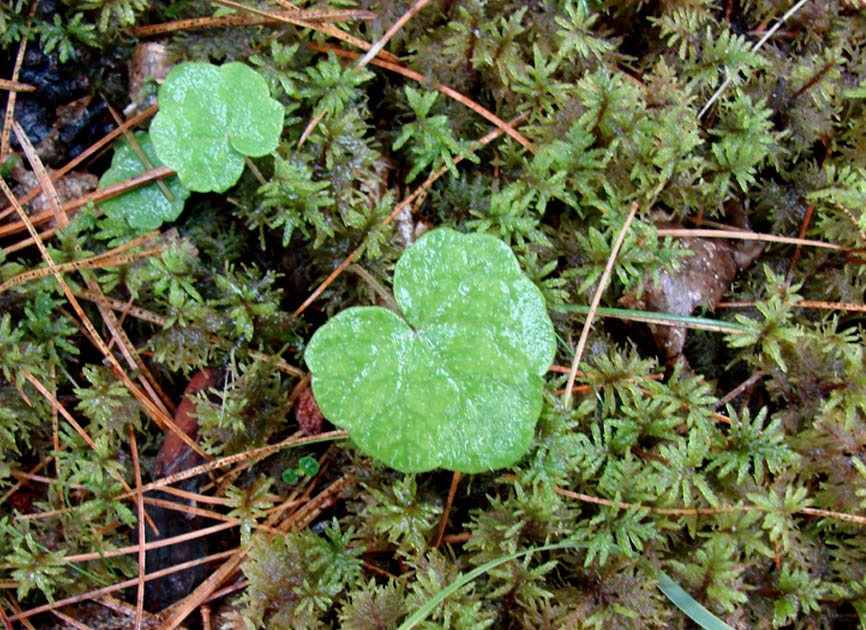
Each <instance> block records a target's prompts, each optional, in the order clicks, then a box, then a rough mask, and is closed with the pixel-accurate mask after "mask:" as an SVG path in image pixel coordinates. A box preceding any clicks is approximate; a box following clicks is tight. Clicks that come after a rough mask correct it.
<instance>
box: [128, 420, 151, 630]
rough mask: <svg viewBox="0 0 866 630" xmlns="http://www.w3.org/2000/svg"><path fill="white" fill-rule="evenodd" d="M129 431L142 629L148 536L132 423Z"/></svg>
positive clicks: (138, 625) (136, 627)
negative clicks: (133, 482) (134, 493)
mask: <svg viewBox="0 0 866 630" xmlns="http://www.w3.org/2000/svg"><path fill="white" fill-rule="evenodd" d="M126 428H127V430H128V431H129V451H130V453H131V454H132V470H133V473H134V475H135V491H136V495H135V507H136V511H137V512H138V523H137V524H136V529H137V530H138V584H136V593H135V623H134V626H133V628H134V630H141V618H142V615H143V613H144V575H145V569H146V562H147V554H146V553H145V551H144V545H145V543H146V542H147V538H146V536H145V532H144V501H143V498H144V497H143V496H142V494H141V466H139V463H138V445H137V444H136V442H135V431H134V430H133V428H132V424H127V425H126Z"/></svg>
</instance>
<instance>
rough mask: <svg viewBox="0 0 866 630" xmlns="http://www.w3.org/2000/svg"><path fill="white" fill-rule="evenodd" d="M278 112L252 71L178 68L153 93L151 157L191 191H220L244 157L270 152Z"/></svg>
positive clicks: (232, 66) (238, 66) (279, 124)
mask: <svg viewBox="0 0 866 630" xmlns="http://www.w3.org/2000/svg"><path fill="white" fill-rule="evenodd" d="M283 115H284V108H283V106H282V105H280V103H279V102H277V101H275V100H274V99H272V98H271V97H270V92H269V90H268V86H267V83H266V82H265V80H264V79H263V78H262V77H261V76H260V75H259V74H258V73H257V72H256V71H255V70H253V69H252V68H250V67H249V66H246V65H244V64H242V63H238V62H232V63H227V64H224V65H222V66H214V65H212V64H209V63H198V62H195V63H182V64H180V65H178V66H176V67H175V68H174V69H173V70H172V71H171V72H169V73H168V76H167V77H166V79H165V82H164V83H163V84H162V86H161V87H160V88H159V113H158V114H157V115H156V117H155V118H154V119H153V123H152V124H151V126H150V133H151V137H152V138H153V142H154V145H155V146H156V152H157V154H158V155H159V157H160V158H161V159H162V161H163V162H164V163H165V164H166V166H168V167H170V168H172V169H174V170H175V171H177V174H178V176H179V177H180V181H181V182H183V185H184V186H186V187H187V188H189V189H190V190H194V191H196V192H210V191H215V192H225V191H226V190H228V189H229V188H230V187H231V186H233V185H234V184H235V183H236V182H237V181H238V179H240V176H241V173H242V172H243V170H244V159H243V156H244V155H248V156H251V157H261V156H263V155H267V154H268V153H271V152H273V151H274V150H276V148H277V145H278V144H279V140H280V134H281V133H282V129H283Z"/></svg>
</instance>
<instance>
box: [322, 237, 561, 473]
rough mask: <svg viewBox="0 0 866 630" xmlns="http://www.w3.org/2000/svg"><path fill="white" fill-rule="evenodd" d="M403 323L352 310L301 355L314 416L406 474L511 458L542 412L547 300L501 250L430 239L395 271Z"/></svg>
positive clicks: (548, 347) (382, 313)
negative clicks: (308, 375) (308, 373)
mask: <svg viewBox="0 0 866 630" xmlns="http://www.w3.org/2000/svg"><path fill="white" fill-rule="evenodd" d="M394 296H395V298H396V300H397V303H398V305H399V307H400V309H401V310H402V317H401V316H400V315H397V314H395V313H393V312H391V311H389V310H386V309H384V308H379V307H354V308H349V309H347V310H345V311H343V312H341V313H339V314H338V315H337V316H335V317H333V318H332V319H331V320H330V321H328V323H327V324H325V325H324V326H322V327H321V328H320V329H319V330H317V331H316V333H315V334H314V335H313V338H312V339H311V340H310V344H309V346H308V347H307V351H306V354H305V357H306V361H307V365H308V366H309V368H310V370H311V371H312V373H313V393H314V394H315V396H316V400H317V401H318V403H319V407H320V408H321V410H322V413H323V414H324V415H325V417H326V418H328V419H329V420H330V421H331V422H333V423H334V424H336V425H338V426H340V427H343V428H345V429H347V430H348V431H349V435H350V437H351V438H352V439H353V440H354V441H355V443H356V444H357V445H358V446H359V447H360V448H361V450H362V451H363V452H365V453H367V454H368V455H372V456H373V457H376V458H378V459H380V460H382V461H383V462H385V463H386V464H388V465H389V466H391V467H392V468H395V469H397V470H400V471H403V472H420V471H424V470H430V469H433V468H436V467H443V468H447V469H450V470H457V471H461V472H470V473H471V472H481V471H484V470H493V469H496V468H502V467H504V466H508V465H510V464H512V463H514V462H515V461H516V460H517V459H518V458H519V457H520V456H521V455H522V454H523V453H525V452H526V450H527V449H528V448H529V444H530V441H531V439H532V434H533V429H534V427H535V422H536V420H537V419H538V415H539V414H540V413H541V404H542V398H541V392H542V388H543V382H542V376H543V375H544V374H545V372H546V371H547V369H548V368H549V367H550V363H551V361H552V360H553V355H554V350H555V338H554V334H553V325H552V324H551V322H550V318H549V317H548V315H547V311H546V310H545V305H544V298H543V297H542V295H541V292H540V291H539V290H538V289H537V288H536V287H535V285H534V284H533V283H532V282H531V281H530V280H529V279H528V278H527V277H526V276H524V275H523V273H522V272H521V270H520V266H519V265H518V263H517V260H516V259H515V257H514V254H513V253H512V252H511V250H510V249H509V247H508V246H507V245H506V244H505V243H503V242H502V241H500V240H498V239H496V238H494V237H492V236H487V235H483V234H468V235H464V234H459V233H458V232H455V231H454V230H450V229H445V228H442V229H438V230H433V231H432V232H429V233H428V234H426V235H424V236H423V237H422V238H420V239H419V240H418V242H416V243H415V244H414V245H413V246H412V247H410V248H409V249H407V250H406V251H405V252H404V254H403V256H402V257H401V258H400V260H399V261H398V263H397V267H396V269H395V272H394Z"/></svg>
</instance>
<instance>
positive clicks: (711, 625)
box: [397, 542, 733, 630]
mask: <svg viewBox="0 0 866 630" xmlns="http://www.w3.org/2000/svg"><path fill="white" fill-rule="evenodd" d="M587 546H588V545H587V544H586V543H576V542H562V543H555V544H551V545H543V546H541V547H534V548H532V549H527V550H525V551H518V552H516V553H512V554H509V555H507V556H502V557H501V558H497V559H496V560H491V561H490V562H487V563H485V564H482V565H481V566H480V567H476V568H475V569H473V570H472V571H470V572H469V573H466V574H464V575H460V576H459V577H458V578H457V579H456V580H455V581H454V582H452V583H451V584H449V585H448V586H447V587H445V588H443V589H442V590H441V591H439V592H438V593H436V595H435V596H433V597H432V598H430V599H429V600H427V602H425V604H424V605H423V606H421V607H420V608H419V609H418V610H416V611H415V612H414V613H412V614H411V615H410V616H409V617H408V618H407V619H406V620H405V621H404V622H403V623H402V624H400V627H399V628H397V630H411V628H414V627H415V626H416V625H418V624H419V623H420V622H422V621H424V619H426V618H427V617H428V615H430V613H432V612H433V609H434V608H436V606H438V605H439V604H441V603H442V602H443V601H445V599H446V598H448V597H450V596H451V595H453V594H454V593H456V592H457V591H458V590H459V589H461V588H462V587H463V586H465V585H466V584H468V583H469V582H471V581H472V580H474V579H475V578H477V577H478V576H480V575H482V574H484V573H487V572H488V571H489V570H490V569H492V568H494V567H497V566H499V565H500V564H504V563H506V562H510V561H511V560H516V559H517V558H522V557H523V556H527V555H529V554H531V553H535V552H536V551H551V550H553V549H568V548H572V549H575V548H579V547H587ZM611 549H612V550H613V551H619V549H618V548H617V547H616V545H611ZM644 568H645V570H646V571H647V573H650V574H652V573H653V571H652V569H651V568H650V567H648V566H645V567H644ZM656 577H657V579H658V588H659V590H660V591H661V592H662V593H663V594H664V596H665V597H667V598H668V599H669V600H670V601H671V603H673V605H674V606H676V607H677V608H679V609H680V610H681V611H682V612H683V614H685V615H686V616H687V617H688V618H689V619H691V620H692V621H694V622H695V623H697V624H698V625H700V626H701V627H702V628H704V630H733V628H731V626H729V625H728V624H726V623H725V622H724V621H722V620H721V619H719V618H718V617H716V616H715V615H714V614H713V613H711V612H710V611H709V610H707V609H706V608H704V607H703V606H701V604H699V603H698V602H697V601H696V600H695V599H694V598H693V597H692V596H691V595H689V594H688V593H686V592H685V591H684V590H683V589H682V588H681V587H680V586H679V585H678V584H676V583H675V582H674V581H673V580H672V579H671V578H670V577H669V576H668V575H667V573H665V572H663V571H659V572H658V573H657V574H656Z"/></svg>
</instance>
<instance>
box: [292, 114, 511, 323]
mask: <svg viewBox="0 0 866 630" xmlns="http://www.w3.org/2000/svg"><path fill="white" fill-rule="evenodd" d="M526 116H528V113H523V114H521V115H520V116H518V117H517V118H515V119H513V120H512V121H511V122H510V123H509V125H516V124H517V123H519V122H520V121H521V120H523V119H524V118H526ZM503 132H504V131H503V129H502V128H498V129H494V130H493V131H491V132H490V133H488V134H487V135H485V136H484V137H483V138H481V139H480V140H479V141H478V142H477V143H475V146H474V147H473V148H477V147H483V146H484V145H486V144H489V143H490V142H492V141H493V140H495V139H496V138H498V137H499V136H501V135H502V134H503ZM462 159H463V156H462V155H457V156H454V158H452V163H453V164H457V163H459V162H460V161H461V160H462ZM446 172H448V167H447V166H442V167H440V168H439V170H437V171H435V172H434V173H432V174H431V175H430V177H428V178H427V179H426V180H425V181H424V183H423V184H421V185H420V186H419V187H418V188H416V189H415V190H414V192H413V193H412V194H411V195H409V196H408V197H406V198H405V199H404V200H403V201H401V202H400V203H398V204H397V205H396V206H395V207H394V210H393V211H392V212H391V214H390V215H388V217H387V218H386V219H385V220H384V221H382V225H389V224H390V223H391V222H392V221H393V220H394V219H395V218H396V217H397V215H398V214H400V213H401V212H403V210H404V209H405V208H407V207H409V206H410V205H411V204H412V202H413V201H414V200H415V199H416V198H417V197H418V196H419V195H421V194H422V193H423V192H424V191H425V190H427V189H429V188H430V186H432V185H433V183H434V182H435V181H436V180H437V179H439V178H440V177H442V176H443V175H444V174H445V173H446ZM357 254H358V250H357V249H355V250H353V251H352V252H351V253H350V254H349V255H348V256H346V259H345V260H344V261H343V262H341V263H340V264H339V266H337V268H336V269H334V271H332V272H331V273H330V274H329V275H328V277H327V278H325V280H324V281H322V284H320V285H319V286H318V287H317V288H316V290H315V291H313V292H312V294H310V296H309V297H308V298H307V299H306V300H304V302H303V304H301V305H300V306H299V307H298V308H297V309H295V312H294V313H292V317H297V316H298V315H300V314H301V313H303V312H304V311H305V310H307V307H308V306H309V305H310V304H312V303H313V302H315V301H316V298H318V297H319V296H320V295H321V294H322V292H323V291H324V290H325V289H327V288H328V287H329V286H330V285H331V283H332V282H333V281H334V280H336V279H337V277H338V276H339V275H340V274H341V273H343V271H345V270H346V267H348V266H349V265H350V264H351V263H352V261H353V260H355V256H357Z"/></svg>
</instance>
